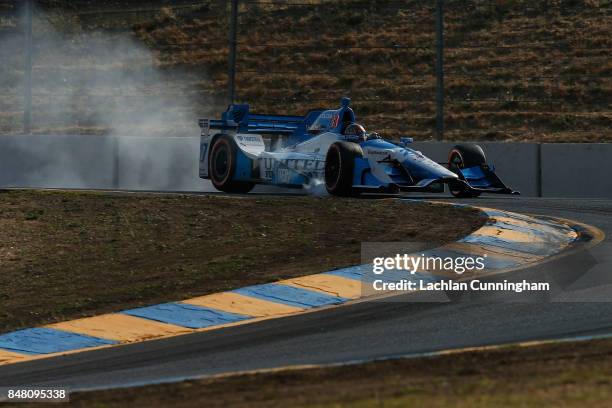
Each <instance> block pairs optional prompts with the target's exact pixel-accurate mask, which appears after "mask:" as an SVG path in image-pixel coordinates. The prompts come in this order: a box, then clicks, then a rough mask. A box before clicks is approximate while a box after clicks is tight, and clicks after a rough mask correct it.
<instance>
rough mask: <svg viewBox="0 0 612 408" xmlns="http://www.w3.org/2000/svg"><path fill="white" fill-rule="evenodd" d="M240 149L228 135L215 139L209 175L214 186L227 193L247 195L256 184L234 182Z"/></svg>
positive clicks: (211, 152) (210, 158)
mask: <svg viewBox="0 0 612 408" xmlns="http://www.w3.org/2000/svg"><path fill="white" fill-rule="evenodd" d="M237 157H238V147H237V146H236V142H234V139H232V138H231V137H229V136H227V135H221V136H218V137H217V138H215V140H214V141H213V144H212V146H211V148H210V155H209V156H208V175H209V177H210V181H211V182H212V184H213V186H214V187H215V188H216V189H217V190H219V191H223V192H225V193H235V194H246V193H248V192H249V191H251V190H252V189H253V187H255V183H251V182H248V181H237V180H234V174H235V173H236V158H237Z"/></svg>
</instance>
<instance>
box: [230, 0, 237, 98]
mask: <svg viewBox="0 0 612 408" xmlns="http://www.w3.org/2000/svg"><path fill="white" fill-rule="evenodd" d="M237 25H238V0H232V14H231V19H230V33H229V72H228V88H229V89H228V99H229V103H230V104H233V103H234V100H235V98H236V28H237Z"/></svg>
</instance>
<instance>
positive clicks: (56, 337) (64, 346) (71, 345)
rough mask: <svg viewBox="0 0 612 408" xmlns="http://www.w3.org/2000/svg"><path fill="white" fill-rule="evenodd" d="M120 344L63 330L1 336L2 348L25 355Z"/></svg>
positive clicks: (43, 328) (40, 329)
mask: <svg viewBox="0 0 612 408" xmlns="http://www.w3.org/2000/svg"><path fill="white" fill-rule="evenodd" d="M109 344H119V342H117V341H113V340H107V339H101V338H97V337H91V336H87V335H84V334H76V333H71V332H65V331H62V330H56V329H49V328H46V327H35V328H32V329H24V330H18V331H14V332H11V333H7V334H3V335H1V336H0V348H2V349H5V350H8V351H13V352H17V353H25V354H48V353H58V352H62V351H70V350H77V349H82V348H88V347H98V346H106V345H109Z"/></svg>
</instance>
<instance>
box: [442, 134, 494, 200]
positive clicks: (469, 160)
mask: <svg viewBox="0 0 612 408" xmlns="http://www.w3.org/2000/svg"><path fill="white" fill-rule="evenodd" d="M485 163H486V157H485V154H484V151H483V150H482V147H480V146H478V145H477V144H471V143H466V144H459V145H456V146H455V147H453V148H452V149H451V151H450V152H449V154H448V168H449V169H450V171H452V172H453V173H455V174H457V175H459V177H462V176H461V172H460V171H459V170H460V169H464V168H468V167H476V166H480V165H482V164H485ZM448 187H449V190H450V193H451V194H452V195H453V196H455V197H461V198H470V197H478V196H479V195H480V193H479V192H477V191H474V190H471V189H470V188H468V187H467V186H466V185H465V184H464V183H462V182H455V183H450V184H449V186H448Z"/></svg>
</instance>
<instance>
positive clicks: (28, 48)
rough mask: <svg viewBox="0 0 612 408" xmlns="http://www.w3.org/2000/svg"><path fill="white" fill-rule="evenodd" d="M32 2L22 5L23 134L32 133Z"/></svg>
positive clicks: (28, 0)
mask: <svg viewBox="0 0 612 408" xmlns="http://www.w3.org/2000/svg"><path fill="white" fill-rule="evenodd" d="M32 2H33V0H25V3H24V8H25V10H24V19H25V21H24V31H25V32H24V42H25V44H24V53H25V66H24V73H25V78H24V95H23V97H24V106H23V133H26V134H28V133H30V132H31V131H32V7H33V5H32Z"/></svg>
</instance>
